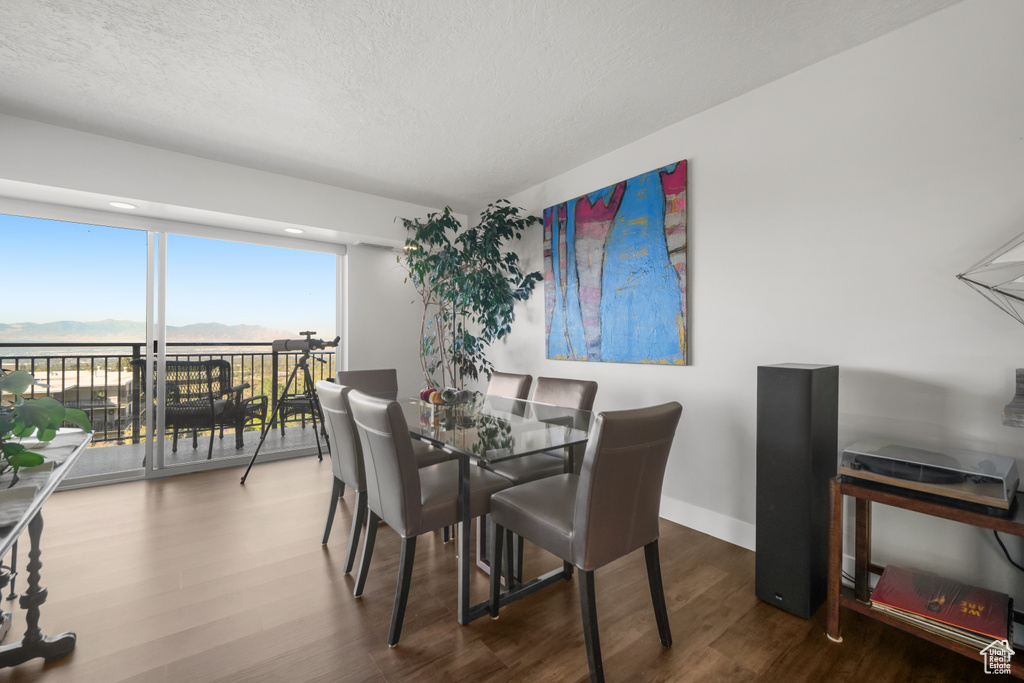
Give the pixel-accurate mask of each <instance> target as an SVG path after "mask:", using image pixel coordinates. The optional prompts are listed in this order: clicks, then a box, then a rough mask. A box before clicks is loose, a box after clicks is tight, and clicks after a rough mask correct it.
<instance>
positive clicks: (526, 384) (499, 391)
mask: <svg viewBox="0 0 1024 683" xmlns="http://www.w3.org/2000/svg"><path fill="white" fill-rule="evenodd" d="M532 382H533V377H531V376H530V375H515V374H512V373H510V372H497V371H495V372H492V373H491V379H490V381H489V382H488V383H487V395H488V396H503V397H505V398H518V399H526V397H527V396H529V395H530V384H531V383H532Z"/></svg>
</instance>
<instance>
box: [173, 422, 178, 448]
mask: <svg viewBox="0 0 1024 683" xmlns="http://www.w3.org/2000/svg"><path fill="white" fill-rule="evenodd" d="M177 452H178V428H177V427H175V428H174V437H173V439H172V440H171V453H177Z"/></svg>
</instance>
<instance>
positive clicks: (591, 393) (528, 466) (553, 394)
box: [490, 377, 597, 484]
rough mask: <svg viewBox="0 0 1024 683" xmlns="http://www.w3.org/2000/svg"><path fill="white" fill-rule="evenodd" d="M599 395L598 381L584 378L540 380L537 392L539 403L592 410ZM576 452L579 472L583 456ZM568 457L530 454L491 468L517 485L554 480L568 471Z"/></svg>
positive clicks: (576, 469) (495, 464)
mask: <svg viewBox="0 0 1024 683" xmlns="http://www.w3.org/2000/svg"><path fill="white" fill-rule="evenodd" d="M596 396H597V382H592V381H590V380H582V379H562V378H559V377H538V378H537V385H536V388H535V389H534V390H533V401H534V402H535V403H547V404H549V405H553V406H559V407H562V408H573V409H575V410H586V411H590V410H593V408H594V398H595V397H596ZM580 450H582V449H577V450H576V451H574V453H573V455H574V456H575V457H574V460H575V462H574V464H573V467H574V469H575V471H576V472H577V473H579V470H580V465H581V461H582V458H580V457H578V456H580V455H582V454H581V453H580V452H578V451H580ZM564 462H565V454H564V453H561V452H544V453H534V454H533V455H526V456H523V457H522V458H512V459H511V460H503V461H501V462H497V463H494V464H493V465H491V466H490V469H491V471H492V472H494V473H496V474H500V475H501V476H503V477H505V478H506V479H508V480H509V481H511V482H512V483H513V484H525V483H526V482H528V481H535V480H537V479H543V478H544V477H553V476H555V475H556V474H562V472H563V471H564Z"/></svg>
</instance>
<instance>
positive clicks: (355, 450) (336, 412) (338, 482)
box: [316, 369, 449, 574]
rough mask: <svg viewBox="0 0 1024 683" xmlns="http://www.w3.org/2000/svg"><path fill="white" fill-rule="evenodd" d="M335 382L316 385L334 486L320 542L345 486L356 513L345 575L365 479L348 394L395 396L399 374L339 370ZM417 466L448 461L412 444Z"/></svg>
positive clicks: (362, 508) (361, 515)
mask: <svg viewBox="0 0 1024 683" xmlns="http://www.w3.org/2000/svg"><path fill="white" fill-rule="evenodd" d="M336 379H337V383H334V382H327V381H320V382H317V383H316V392H317V397H318V398H319V400H320V406H321V408H322V410H323V412H324V426H325V428H326V429H327V435H328V437H330V442H331V444H334V446H333V448H332V449H331V469H332V471H333V473H334V483H333V486H332V488H331V504H330V506H329V507H328V508H327V522H326V524H325V525H324V536H323V540H322V541H321V543H323V544H325V545H326V544H327V540H328V539H329V538H330V536H331V527H332V526H333V525H334V515H335V513H336V512H337V510H338V505H339V504H340V499H341V498H342V496H344V495H345V487H346V486H348V487H349V488H351V489H352V490H353V491H355V493H356V504H355V510H354V512H353V515H352V533H351V534H350V535H349V541H348V551H347V553H346V558H345V573H346V574H348V573H349V572H350V571H352V565H353V562H354V560H355V550H356V547H357V546H358V545H359V533H360V529H361V528H362V525H363V523H364V522H365V520H366V477H365V474H364V470H363V454H362V449H361V447H360V444H359V437H358V434H357V433H356V426H355V423H354V422H353V421H352V416H351V413H350V411H349V407H348V398H347V396H348V392H349V391H350V390H352V389H357V390H359V391H364V392H367V393H397V392H398V373H397V372H396V371H395V370H393V369H382V370H352V371H339V372H338V373H337V375H336ZM413 450H414V451H415V453H416V463H417V465H418V466H419V467H427V466H429V465H434V464H437V463H439V462H444V461H445V460H448V459H449V455H448V454H447V453H445V452H444V451H442V450H441V449H439V448H434V447H432V446H430V445H429V444H427V443H424V442H422V441H417V442H415V443H414V445H413Z"/></svg>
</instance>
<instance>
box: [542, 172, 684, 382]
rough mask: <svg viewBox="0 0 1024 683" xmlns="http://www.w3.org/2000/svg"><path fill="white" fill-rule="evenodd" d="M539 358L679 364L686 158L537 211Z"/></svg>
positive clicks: (680, 358)
mask: <svg viewBox="0 0 1024 683" xmlns="http://www.w3.org/2000/svg"><path fill="white" fill-rule="evenodd" d="M544 312H545V328H544V330H545V334H546V335H547V340H546V347H547V357H548V358H553V359H559V360H578V361H596V362H605V363H659V364H664V365H685V364H686V363H687V323H686V161H685V160H683V161H680V162H677V163H674V164H669V165H668V166H664V167H662V168H659V169H655V170H653V171H650V172H648V173H643V174H641V175H638V176H636V177H634V178H630V179H629V180H624V181H622V182H621V183H616V184H615V185H611V186H609V187H606V188H604V189H601V190H597V191H596V192H591V193H589V194H585V195H583V196H582V197H577V198H576V199H573V200H571V201H568V202H563V203H561V204H557V205H555V206H552V207H549V208H547V209H545V210H544Z"/></svg>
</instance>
